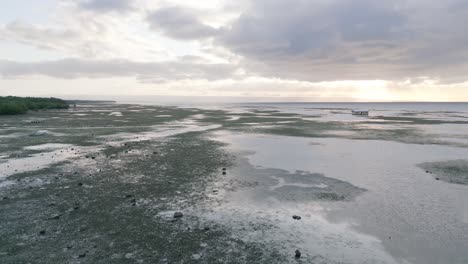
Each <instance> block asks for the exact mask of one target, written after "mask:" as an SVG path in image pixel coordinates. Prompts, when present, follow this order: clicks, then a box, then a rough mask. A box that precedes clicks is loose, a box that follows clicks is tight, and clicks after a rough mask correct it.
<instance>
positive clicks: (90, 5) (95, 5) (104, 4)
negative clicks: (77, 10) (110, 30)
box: [79, 0, 133, 12]
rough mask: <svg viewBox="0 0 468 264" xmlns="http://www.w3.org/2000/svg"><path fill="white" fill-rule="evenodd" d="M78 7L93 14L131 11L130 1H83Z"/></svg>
mask: <svg viewBox="0 0 468 264" xmlns="http://www.w3.org/2000/svg"><path fill="white" fill-rule="evenodd" d="M79 7H81V8H82V9H85V10H90V11H95V12H110V11H118V12H122V11H128V10H131V9H133V7H132V1H131V0H84V1H82V2H80V3H79Z"/></svg>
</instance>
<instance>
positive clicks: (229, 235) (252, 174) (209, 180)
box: [0, 104, 468, 264]
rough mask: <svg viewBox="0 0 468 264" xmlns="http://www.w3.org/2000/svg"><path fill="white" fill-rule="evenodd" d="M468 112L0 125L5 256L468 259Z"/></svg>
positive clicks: (66, 259) (141, 117)
mask: <svg viewBox="0 0 468 264" xmlns="http://www.w3.org/2000/svg"><path fill="white" fill-rule="evenodd" d="M467 117H468V113H466V112H463V111H433V112H431V111H427V110H426V109H422V110H419V111H418V110H417V109H416V110H415V109H411V110H401V111H400V110H395V109H390V110H381V111H374V113H373V112H371V116H370V117H355V116H352V115H350V109H346V108H343V107H331V108H322V107H319V108H314V107H309V108H307V107H303V106H300V107H290V106H289V105H288V106H284V105H228V106H223V107H185V108H184V107H160V106H146V105H119V104H114V105H79V106H78V107H77V108H76V109H70V110H60V111H43V112H31V113H28V114H26V115H23V116H19V117H18V116H15V117H8V116H3V117H0V120H1V121H2V122H1V124H2V125H1V126H0V153H1V157H0V237H2V239H1V240H0V262H1V263H29V262H30V263H421V264H422V263H468V254H467V253H466V248H467V246H468V206H467V205H466V202H465V201H467V200H468V186H467V185H466V181H465V180H464V178H463V177H466V175H467V173H468V167H467V166H466V163H467V162H468V161H467V160H465V159H466V157H468V131H467V130H466V127H467V126H468V119H467ZM37 121H39V122H37ZM38 131H43V132H41V133H37V132H38ZM459 179H461V180H459ZM176 212H182V213H183V216H181V217H179V216H178V217H174V213H176ZM293 216H296V219H294V218H293ZM297 216H299V217H300V219H298V218H297ZM296 250H300V252H301V257H300V258H299V259H296V258H295V251H296Z"/></svg>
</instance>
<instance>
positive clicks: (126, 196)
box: [125, 194, 133, 198]
mask: <svg viewBox="0 0 468 264" xmlns="http://www.w3.org/2000/svg"><path fill="white" fill-rule="evenodd" d="M132 197H133V195H131V194H127V195H125V198H132Z"/></svg>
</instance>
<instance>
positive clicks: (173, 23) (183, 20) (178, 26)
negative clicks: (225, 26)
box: [147, 7, 218, 40]
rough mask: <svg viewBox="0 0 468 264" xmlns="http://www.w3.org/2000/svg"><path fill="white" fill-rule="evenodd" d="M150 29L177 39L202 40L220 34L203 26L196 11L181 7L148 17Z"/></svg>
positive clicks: (160, 10)
mask: <svg viewBox="0 0 468 264" xmlns="http://www.w3.org/2000/svg"><path fill="white" fill-rule="evenodd" d="M147 21H148V23H149V25H150V27H151V28H152V29H153V30H155V31H158V32H161V33H163V34H165V35H167V36H169V37H172V38H175V39H183V40H190V39H202V38H207V37H212V36H215V35H216V34H218V30H217V29H215V28H213V27H210V26H208V25H205V24H203V23H202V22H201V21H200V20H199V19H198V18H197V16H196V15H195V11H194V10H191V9H187V8H181V7H166V8H161V9H158V10H156V11H154V12H151V13H150V14H149V15H148V16H147Z"/></svg>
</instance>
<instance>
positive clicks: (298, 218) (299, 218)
mask: <svg viewBox="0 0 468 264" xmlns="http://www.w3.org/2000/svg"><path fill="white" fill-rule="evenodd" d="M292 218H293V219H294V220H301V217H300V216H298V215H293V217H292Z"/></svg>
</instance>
